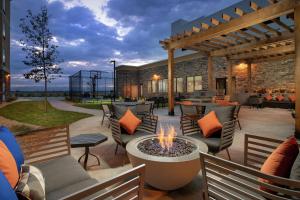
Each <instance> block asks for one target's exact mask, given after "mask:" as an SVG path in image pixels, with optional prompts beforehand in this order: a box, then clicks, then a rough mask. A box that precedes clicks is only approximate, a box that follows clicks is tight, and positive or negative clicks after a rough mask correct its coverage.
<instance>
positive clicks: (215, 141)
mask: <svg viewBox="0 0 300 200" xmlns="http://www.w3.org/2000/svg"><path fill="white" fill-rule="evenodd" d="M188 136H190V137H192V138H195V139H197V140H200V141H202V142H204V143H205V144H206V145H207V146H208V151H209V152H211V153H218V152H219V148H220V143H221V138H220V137H214V136H213V137H210V138H205V137H203V135H201V134H199V133H195V134H191V135H188Z"/></svg>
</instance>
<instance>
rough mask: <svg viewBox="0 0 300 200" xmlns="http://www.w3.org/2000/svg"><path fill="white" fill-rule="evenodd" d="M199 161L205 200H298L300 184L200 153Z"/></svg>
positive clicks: (299, 182)
mask: <svg viewBox="0 0 300 200" xmlns="http://www.w3.org/2000/svg"><path fill="white" fill-rule="evenodd" d="M200 161H201V169H202V175H203V181H204V184H203V185H204V188H203V189H204V194H205V199H291V196H293V197H297V199H298V198H300V190H299V189H300V181H296V180H291V179H287V178H282V177H278V176H272V175H268V174H264V173H262V172H260V171H258V170H255V169H252V168H250V167H247V166H243V165H240V164H237V163H234V162H231V161H228V160H224V159H222V158H219V157H215V156H212V155H209V154H206V153H200ZM261 179H264V180H266V181H267V182H265V181H264V182H262V181H261ZM270 183H273V184H270ZM261 187H263V188H264V190H262V189H261ZM291 188H292V189H291ZM266 191H274V192H266ZM279 195H280V196H279ZM262 197H264V198H262Z"/></svg>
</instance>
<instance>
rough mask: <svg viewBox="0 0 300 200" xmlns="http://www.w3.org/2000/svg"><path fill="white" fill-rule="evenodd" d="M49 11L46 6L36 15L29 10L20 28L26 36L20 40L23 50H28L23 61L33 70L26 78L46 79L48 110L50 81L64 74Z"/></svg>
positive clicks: (22, 19) (21, 21)
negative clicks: (52, 31)
mask: <svg viewBox="0 0 300 200" xmlns="http://www.w3.org/2000/svg"><path fill="white" fill-rule="evenodd" d="M48 21H49V19H48V11H47V8H46V7H45V6H44V7H42V8H41V10H40V12H39V13H37V14H36V15H34V14H33V13H32V11H31V10H28V11H27V15H26V17H25V18H21V19H20V28H21V30H22V33H23V34H24V38H22V39H21V40H20V42H21V44H22V50H23V51H24V52H26V57H25V59H24V60H23V63H24V64H25V65H27V66H29V67H31V70H30V71H29V72H27V73H25V74H24V77H25V78H26V79H32V80H34V81H35V82H40V81H44V96H45V111H46V112H47V104H48V102H47V97H48V83H50V82H51V80H53V79H55V78H56V77H58V76H60V74H62V69H61V68H60V67H59V66H58V64H59V63H60V62H62V60H59V58H58V50H57V48H58V46H56V45H54V44H52V40H53V35H52V33H51V32H50V30H49V27H48Z"/></svg>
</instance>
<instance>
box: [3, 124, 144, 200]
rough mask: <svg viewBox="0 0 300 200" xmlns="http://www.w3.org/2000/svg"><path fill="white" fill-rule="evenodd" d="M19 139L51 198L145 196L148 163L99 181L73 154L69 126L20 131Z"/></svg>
mask: <svg viewBox="0 0 300 200" xmlns="http://www.w3.org/2000/svg"><path fill="white" fill-rule="evenodd" d="M0 134H3V133H0ZM16 139H17V142H18V144H19V145H20V147H21V149H22V152H23V155H24V158H25V163H26V164H30V165H33V166H36V167H37V168H38V169H39V170H40V171H41V172H42V174H43V177H44V179H45V191H46V199H47V200H57V199H68V200H75V199H92V198H96V197H97V199H110V198H111V197H119V198H120V199H131V198H133V197H135V199H142V196H143V185H144V173H145V166H144V165H141V166H139V167H136V168H133V169H131V170H129V171H127V172H124V173H122V174H120V175H118V176H116V177H114V178H112V179H109V180H106V181H100V182H98V181H97V180H96V179H94V178H92V177H91V176H90V175H89V174H88V173H87V172H86V171H85V170H84V169H83V168H82V166H81V165H80V164H79V163H78V162H77V160H75V159H74V158H73V157H72V156H71V155H70V136H69V127H68V126H60V127H55V128H46V129H41V130H35V131H31V132H29V133H26V134H22V135H18V136H16ZM11 140H15V139H13V138H12V139H11ZM8 142H10V141H8ZM2 189H3V188H2Z"/></svg>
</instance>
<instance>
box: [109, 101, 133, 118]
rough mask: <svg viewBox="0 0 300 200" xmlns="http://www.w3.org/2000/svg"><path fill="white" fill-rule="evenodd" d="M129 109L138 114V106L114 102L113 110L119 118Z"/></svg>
mask: <svg viewBox="0 0 300 200" xmlns="http://www.w3.org/2000/svg"><path fill="white" fill-rule="evenodd" d="M128 109H130V111H131V112H132V113H133V114H136V106H128V107H127V106H122V105H116V104H113V112H114V115H115V117H116V118H117V119H120V118H121V117H122V116H123V115H124V114H125V112H126V111H127V110H128Z"/></svg>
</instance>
